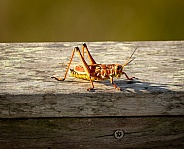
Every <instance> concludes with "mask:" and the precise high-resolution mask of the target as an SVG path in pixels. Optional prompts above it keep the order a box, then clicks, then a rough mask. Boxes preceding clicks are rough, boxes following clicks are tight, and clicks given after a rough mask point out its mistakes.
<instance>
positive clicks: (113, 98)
mask: <svg viewBox="0 0 184 149" xmlns="http://www.w3.org/2000/svg"><path fill="white" fill-rule="evenodd" d="M80 45H81V43H77V42H73V43H71V42H58V43H1V44H0V61H1V63H0V101H1V102H0V117H1V118H15V117H75V116H82V117H86V116H148V115H183V114H184V98H183V97H184V52H183V47H184V41H155V42H151V41H150V42H89V43H87V45H88V47H89V50H90V52H91V54H92V55H93V57H94V58H95V60H96V61H97V62H99V63H121V64H123V63H124V62H125V60H126V59H127V58H128V57H129V56H130V55H131V53H132V52H133V50H134V49H135V48H138V49H137V51H136V53H135V54H134V56H135V57H136V59H135V60H134V61H133V62H132V63H131V64H130V65H129V66H127V67H126V68H125V71H126V72H127V74H128V75H130V76H135V77H136V78H137V79H135V80H134V81H127V80H125V78H124V76H122V77H121V79H119V80H115V82H116V84H117V85H119V86H120V87H121V88H122V89H123V91H122V92H120V91H117V90H115V89H114V87H113V86H112V85H111V84H110V83H109V81H104V82H95V83H94V85H95V88H96V90H95V91H94V92H88V91H86V89H87V88H88V87H89V86H90V83H89V82H88V81H85V80H79V79H75V78H72V77H68V78H67V79H66V81H64V82H58V81H56V80H53V79H51V78H50V77H51V76H53V75H54V76H63V75H64V72H65V66H66V64H67V63H68V59H69V58H70V56H71V52H72V49H73V47H75V46H80ZM78 62H79V59H78V58H77V57H76V58H74V63H72V67H73V65H74V64H77V63H78ZM59 63H61V64H59Z"/></svg>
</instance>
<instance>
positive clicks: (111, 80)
mask: <svg viewBox="0 0 184 149" xmlns="http://www.w3.org/2000/svg"><path fill="white" fill-rule="evenodd" d="M110 82H111V83H112V84H113V85H114V87H115V89H117V90H119V91H122V89H121V88H120V87H118V86H117V85H116V84H115V83H114V81H113V77H112V76H111V77H110Z"/></svg>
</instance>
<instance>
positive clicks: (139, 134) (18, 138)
mask: <svg viewBox="0 0 184 149" xmlns="http://www.w3.org/2000/svg"><path fill="white" fill-rule="evenodd" d="M183 122H184V117H114V118H113V117H106V118H90V117H88V118H47V119H3V120H2V119H1V120H0V148H10V149H21V148H34V149H35V148H40V149H42V148H43V149H55V148H61V149H65V148H81V149H83V148H90V149H93V148H95V149H101V148H107V149H111V148H117V149H120V148H125V149H133V148H137V149H140V148H144V149H148V148H149V149H155V148H158V149H176V148H177V149H183V147H184V125H183ZM117 130H123V131H124V133H125V135H124V137H123V138H121V139H116V138H115V137H114V132H115V131H117Z"/></svg>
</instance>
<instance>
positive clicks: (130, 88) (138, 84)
mask: <svg viewBox="0 0 184 149" xmlns="http://www.w3.org/2000/svg"><path fill="white" fill-rule="evenodd" d="M114 82H115V83H116V84H117V85H118V86H119V87H120V88H121V89H122V91H124V92H134V93H138V92H142V93H145V92H170V91H171V90H170V89H168V84H159V83H154V82H145V81H141V80H139V79H137V78H136V79H134V80H123V79H119V80H115V81H114ZM99 83H102V84H104V85H106V86H112V84H111V83H110V82H109V81H104V82H99Z"/></svg>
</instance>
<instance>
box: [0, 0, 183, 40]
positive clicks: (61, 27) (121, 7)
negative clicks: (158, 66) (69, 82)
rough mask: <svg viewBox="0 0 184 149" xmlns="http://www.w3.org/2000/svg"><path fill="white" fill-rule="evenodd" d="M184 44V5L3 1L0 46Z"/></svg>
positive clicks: (153, 0)
mask: <svg viewBox="0 0 184 149" xmlns="http://www.w3.org/2000/svg"><path fill="white" fill-rule="evenodd" d="M183 39H184V0H0V42H42V41H45V42H47V41H81V42H82V41H140V40H183Z"/></svg>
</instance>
